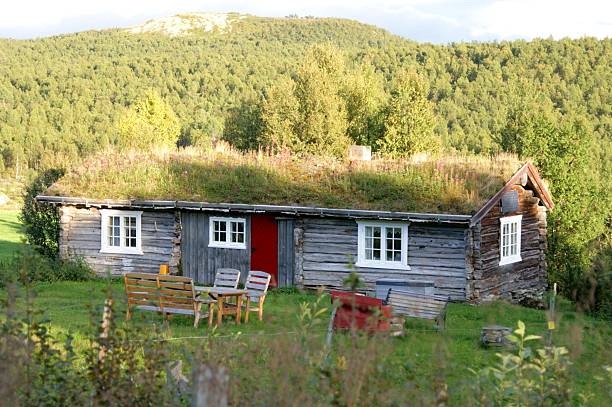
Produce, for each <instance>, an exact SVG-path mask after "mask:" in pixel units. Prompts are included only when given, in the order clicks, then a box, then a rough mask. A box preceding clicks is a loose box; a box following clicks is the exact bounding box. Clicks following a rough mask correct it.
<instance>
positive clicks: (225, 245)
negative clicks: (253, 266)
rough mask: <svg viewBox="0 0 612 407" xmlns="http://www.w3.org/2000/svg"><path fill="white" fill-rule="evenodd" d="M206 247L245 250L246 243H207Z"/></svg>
mask: <svg viewBox="0 0 612 407" xmlns="http://www.w3.org/2000/svg"><path fill="white" fill-rule="evenodd" d="M208 247H212V248H215V249H238V250H246V244H231V243H209V244H208Z"/></svg>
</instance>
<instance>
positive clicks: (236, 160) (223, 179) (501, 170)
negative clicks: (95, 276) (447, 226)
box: [47, 148, 520, 214]
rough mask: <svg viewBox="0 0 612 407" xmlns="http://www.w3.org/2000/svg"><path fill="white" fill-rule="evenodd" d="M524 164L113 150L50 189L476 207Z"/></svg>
mask: <svg viewBox="0 0 612 407" xmlns="http://www.w3.org/2000/svg"><path fill="white" fill-rule="evenodd" d="M519 168H520V162H519V161H518V159H517V158H516V157H515V156H512V155H498V156H494V157H482V156H473V155H472V156H469V155H453V156H440V157H435V158H432V157H426V156H423V157H419V158H418V159H411V160H407V159H404V160H390V159H381V158H375V159H374V160H373V161H370V162H352V163H351V162H349V161H342V160H338V159H334V158H328V157H296V156H292V155H288V154H280V155H271V154H267V153H263V152H249V153H240V152H237V151H234V150H232V149H225V150H223V151H218V150H216V151H199V150H195V149H191V148H188V149H181V150H179V151H175V152H171V153H169V152H134V151H132V152H123V153H121V152H117V151H114V150H107V151H104V152H102V153H99V154H97V155H95V156H93V157H92V158H91V159H89V160H86V161H85V162H84V163H83V164H82V165H81V166H80V167H78V168H75V169H73V170H72V171H69V172H68V173H67V174H66V175H65V176H64V177H63V178H62V179H60V180H59V181H58V182H57V183H56V184H55V185H54V186H52V187H51V188H50V189H49V191H48V192H47V193H48V194H50V195H58V196H73V197H84V198H90V199H161V200H185V201H199V202H210V203H243V204H271V205H300V206H318V207H329V208H352V209H371V210H383V211H407V212H427V213H450V214H471V213H474V212H475V211H476V210H477V209H478V208H480V206H481V205H482V204H483V203H484V202H486V200H487V199H489V198H490V197H491V196H493V195H494V194H495V193H496V192H497V191H498V190H499V189H500V188H501V187H502V186H503V185H504V184H505V182H506V181H507V180H508V179H509V178H510V177H511V176H512V174H513V173H514V172H515V171H516V170H518V169H519Z"/></svg>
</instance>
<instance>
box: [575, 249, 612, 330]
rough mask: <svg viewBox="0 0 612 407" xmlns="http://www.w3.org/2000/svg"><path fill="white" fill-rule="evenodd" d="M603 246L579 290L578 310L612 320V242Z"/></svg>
mask: <svg viewBox="0 0 612 407" xmlns="http://www.w3.org/2000/svg"><path fill="white" fill-rule="evenodd" d="M602 246H603V247H602V248H600V249H599V251H598V253H597V255H596V256H595V258H594V259H593V264H592V265H591V268H590V270H589V272H588V273H586V275H585V276H584V277H583V280H582V282H581V284H580V286H579V288H578V295H577V297H578V308H579V309H581V310H584V311H588V312H590V313H591V314H593V315H596V316H598V317H601V318H604V319H608V320H612V242H609V243H604V244H603V245H602Z"/></svg>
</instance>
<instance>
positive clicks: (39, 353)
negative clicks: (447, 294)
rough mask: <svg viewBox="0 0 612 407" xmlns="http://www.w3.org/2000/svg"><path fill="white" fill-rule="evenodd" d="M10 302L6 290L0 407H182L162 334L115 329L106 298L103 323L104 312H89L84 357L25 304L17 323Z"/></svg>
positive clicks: (11, 294)
mask: <svg viewBox="0 0 612 407" xmlns="http://www.w3.org/2000/svg"><path fill="white" fill-rule="evenodd" d="M26 290H29V288H27V287H26ZM26 298H27V299H29V298H31V293H29V292H27V293H26ZM15 302H16V297H15V290H14V289H9V295H8V299H7V300H6V301H2V303H0V306H2V305H3V306H4V307H5V308H6V309H7V310H8V312H7V314H6V317H5V318H4V316H3V318H1V319H0V365H1V366H2V367H3V372H2V373H3V374H2V375H0V396H1V397H2V403H6V404H3V405H15V406H18V405H25V406H30V405H31V406H37V405H68V406H71V405H75V406H76V405H79V406H81V405H89V406H91V405H93V406H113V405H122V406H129V405H135V406H151V405H164V406H171V405H178V404H179V402H180V400H176V398H175V394H176V392H175V391H174V387H173V385H172V383H166V380H165V374H164V372H165V367H166V365H167V363H168V360H167V352H166V349H164V346H163V343H162V342H161V341H160V340H159V339H160V338H161V336H160V334H159V333H158V332H157V331H156V330H155V329H153V330H151V329H140V330H139V329H137V328H135V327H133V326H131V325H129V324H125V325H124V324H118V323H117V321H116V315H117V313H116V312H115V309H114V301H113V298H112V295H111V291H110V290H108V292H107V299H106V301H105V304H106V305H107V306H108V308H105V310H104V311H105V312H104V317H103V323H102V324H100V321H99V315H100V312H99V311H101V310H99V309H94V311H95V312H92V314H91V315H92V317H91V324H92V327H93V328H94V329H91V330H90V331H89V333H88V334H87V335H86V338H85V339H86V341H85V342H86V343H87V347H86V348H85V349H82V350H77V349H75V348H74V347H73V346H72V339H73V338H72V337H71V336H70V335H68V336H67V338H66V339H65V340H59V339H58V337H55V336H53V335H51V331H50V326H49V325H48V322H41V321H40V320H39V318H38V317H37V315H38V314H39V313H38V312H37V310H35V309H34V308H33V307H32V305H31V303H30V302H29V301H28V304H27V309H26V315H25V317H24V318H23V319H21V318H18V317H17V316H16V313H14V312H13V311H12V310H14V308H15ZM134 338H137V340H134ZM5 367H6V370H4V369H5ZM2 403H0V404H2Z"/></svg>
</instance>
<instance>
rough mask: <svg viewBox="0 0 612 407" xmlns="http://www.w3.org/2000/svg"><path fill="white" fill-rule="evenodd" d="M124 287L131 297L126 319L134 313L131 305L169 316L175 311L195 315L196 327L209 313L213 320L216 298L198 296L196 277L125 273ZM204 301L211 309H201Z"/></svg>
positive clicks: (210, 320)
mask: <svg viewBox="0 0 612 407" xmlns="http://www.w3.org/2000/svg"><path fill="white" fill-rule="evenodd" d="M124 281H125V291H126V294H127V298H128V307H127V308H128V309H127V315H126V319H127V320H129V319H130V318H131V317H132V308H136V309H140V310H143V311H156V312H159V313H161V314H163V316H164V318H166V319H167V318H168V317H169V316H170V315H172V314H182V315H193V316H194V323H193V326H194V327H196V328H197V327H198V324H199V322H200V318H202V317H206V316H208V325H209V326H210V325H211V324H212V316H213V309H214V306H215V303H216V301H215V300H214V299H210V298H205V299H200V298H198V297H196V292H195V289H194V285H193V280H192V279H191V278H188V277H178V276H171V275H159V274H147V273H126V274H125V276H124ZM202 305H208V313H204V314H203V313H202Z"/></svg>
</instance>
